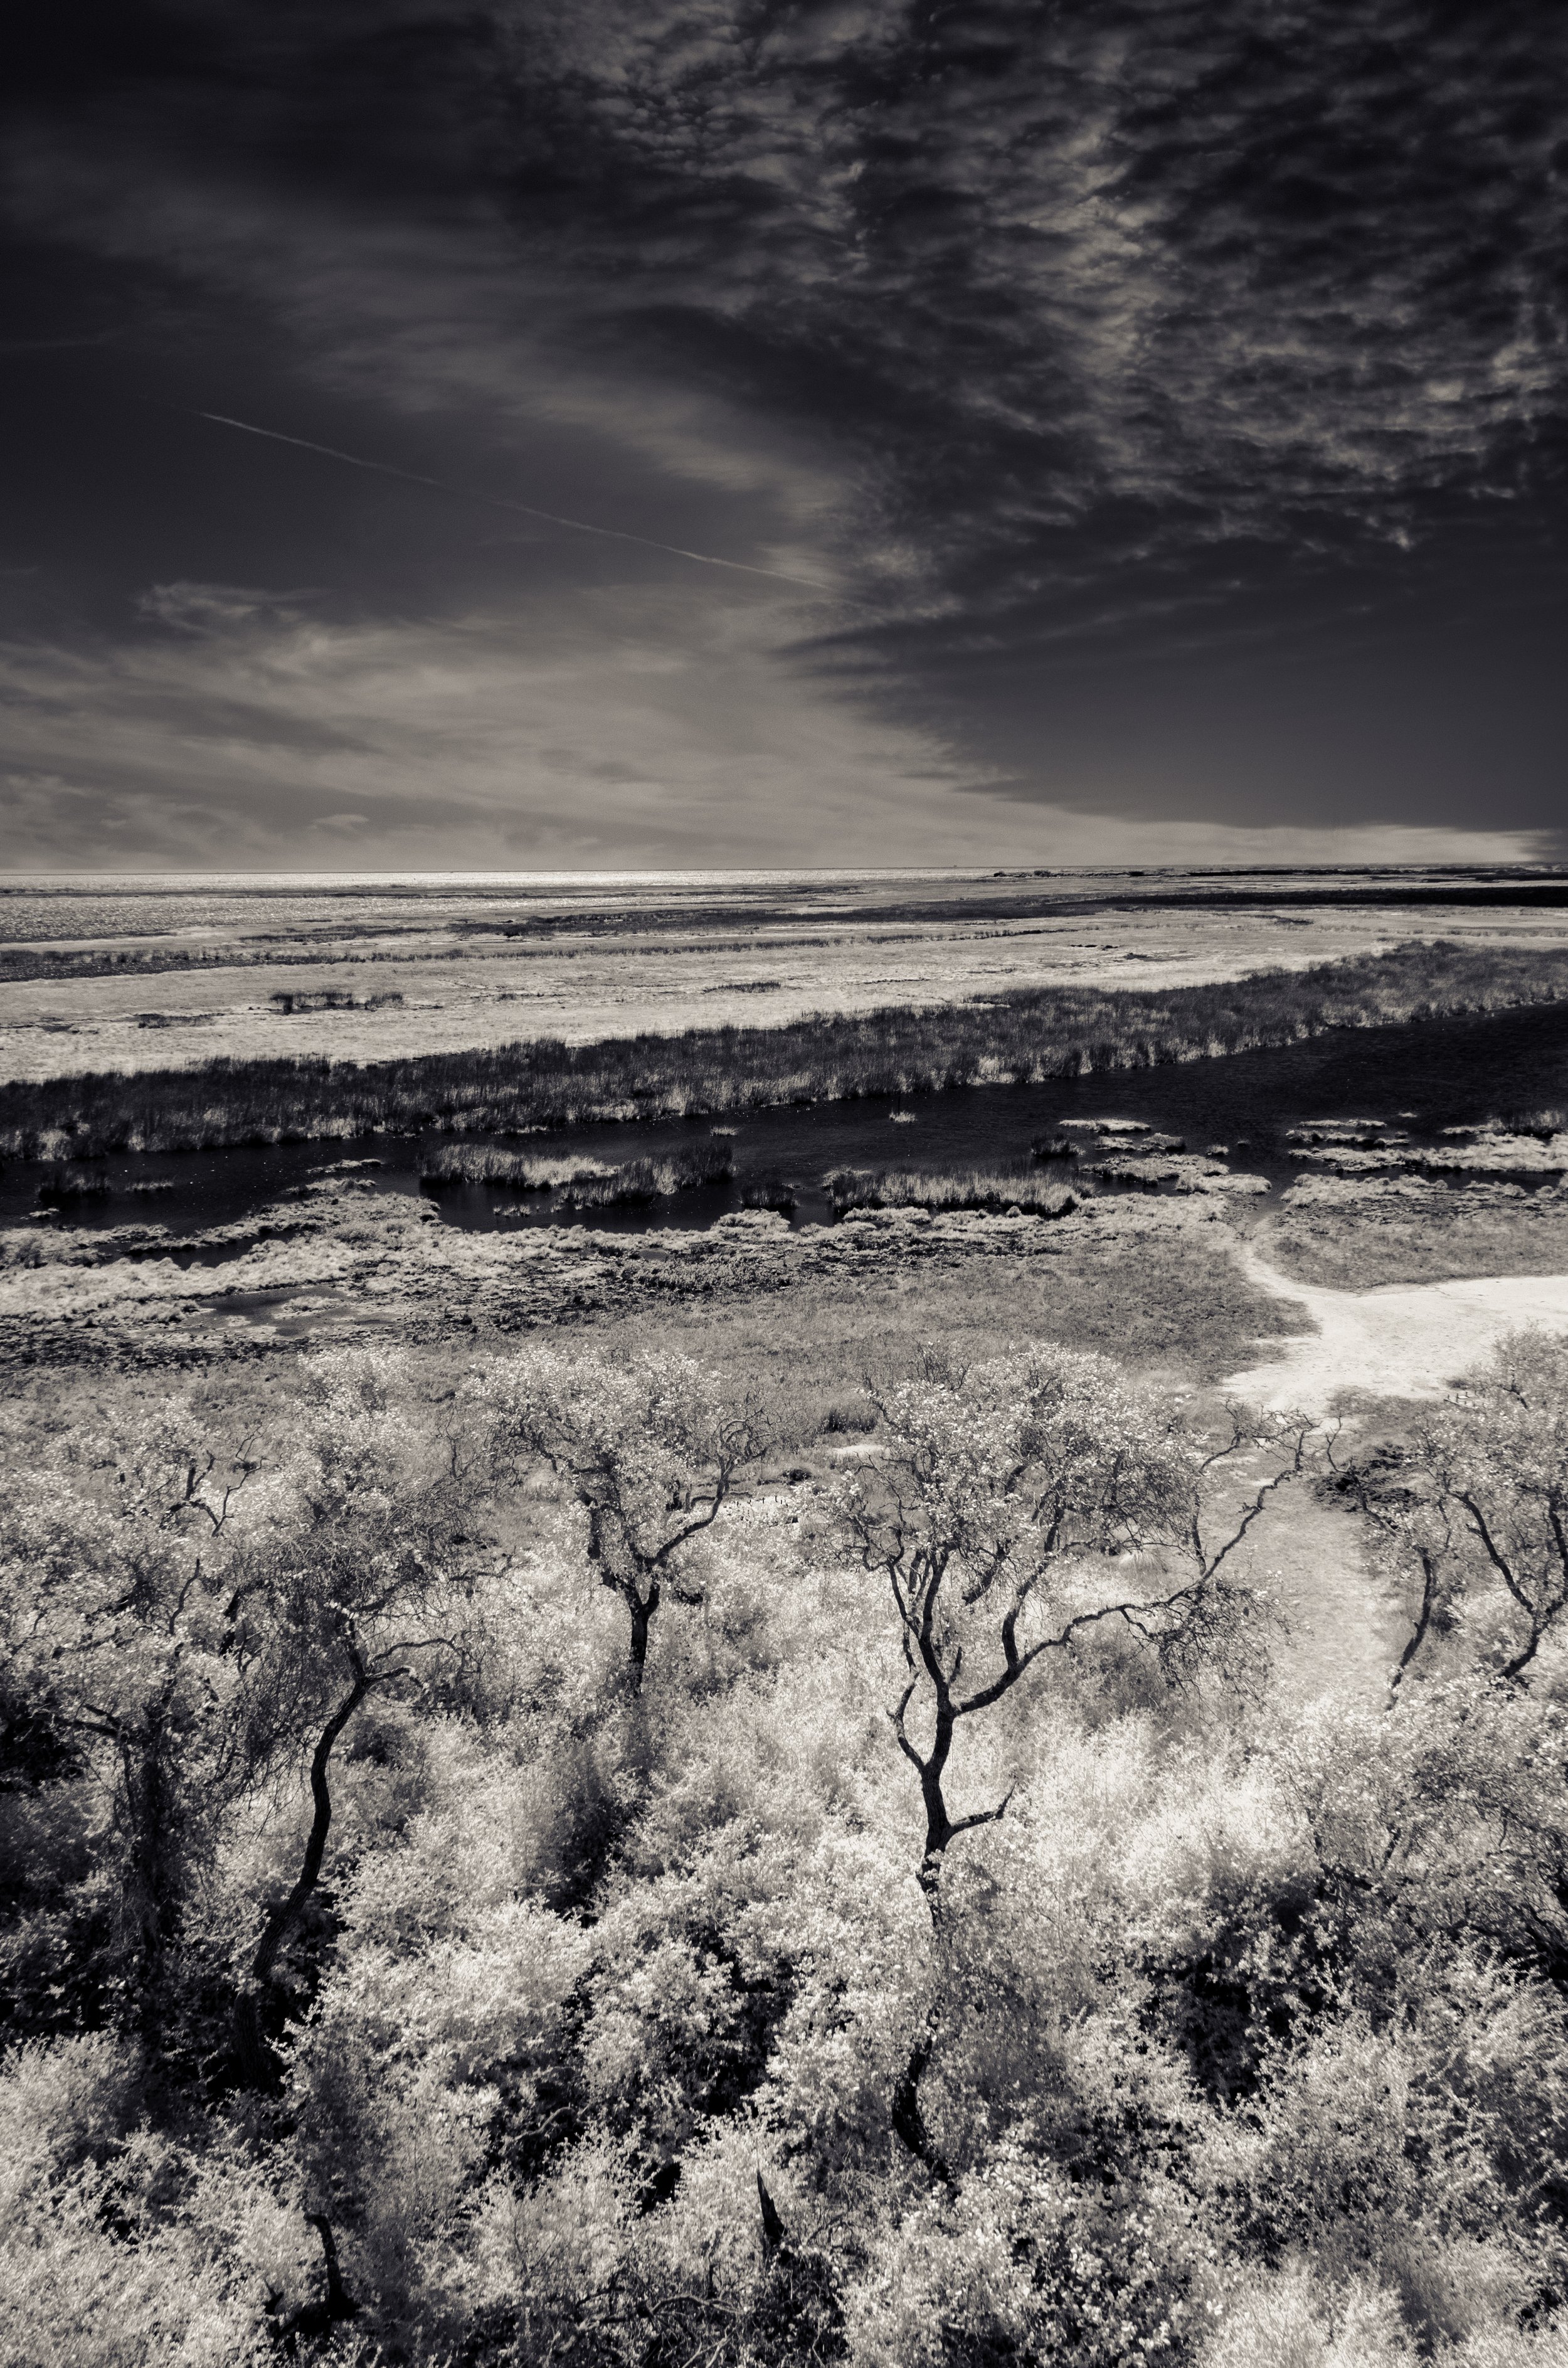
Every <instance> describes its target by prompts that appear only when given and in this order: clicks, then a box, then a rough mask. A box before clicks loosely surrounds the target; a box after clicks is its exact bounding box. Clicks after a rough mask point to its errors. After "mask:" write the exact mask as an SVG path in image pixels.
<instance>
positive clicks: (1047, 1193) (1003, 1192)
mask: <svg viewBox="0 0 1568 2368" xmlns="http://www.w3.org/2000/svg"><path fill="white" fill-rule="evenodd" d="M823 1181H824V1186H825V1188H826V1191H827V1197H828V1203H829V1205H830V1207H831V1208H832V1210H833V1212H834V1214H835V1216H840V1217H842V1216H844V1215H846V1213H847V1212H848V1211H849V1210H851V1209H930V1210H939V1209H990V1210H994V1211H1006V1210H1012V1209H1017V1211H1019V1212H1020V1213H1021V1214H1024V1215H1028V1216H1036V1217H1062V1216H1065V1215H1066V1213H1067V1212H1068V1210H1069V1209H1073V1208H1075V1207H1076V1206H1077V1201H1076V1198H1075V1196H1074V1194H1073V1193H1071V1192H1069V1191H1068V1190H1066V1189H1065V1187H1064V1186H1062V1185H1060V1184H1050V1183H1047V1182H1046V1181H1045V1180H1044V1179H1043V1178H1040V1177H1038V1176H997V1175H994V1174H992V1175H987V1174H985V1173H983V1172H982V1171H981V1170H980V1169H978V1168H971V1169H970V1170H969V1171H968V1172H967V1173H966V1174H961V1175H952V1176H917V1175H914V1174H911V1173H909V1172H906V1171H903V1170H900V1169H897V1168H887V1167H835V1168H834V1169H833V1170H832V1172H831V1174H829V1175H827V1176H825V1177H824V1179H823Z"/></svg>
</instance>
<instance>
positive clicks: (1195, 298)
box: [512, 0, 1568, 607]
mask: <svg viewBox="0 0 1568 2368" xmlns="http://www.w3.org/2000/svg"><path fill="white" fill-rule="evenodd" d="M512 23H513V28H514V31H513V43H512V56H513V59H514V62H515V63H514V69H513V71H514V74H515V76H516V87H517V106H518V116H519V133H518V139H519V145H520V147H521V149H522V151H523V153H524V157H525V162H524V164H523V166H522V168H521V170H520V173H519V178H518V183H517V219H518V221H519V222H520V223H522V224H525V225H526V224H527V222H528V219H529V216H530V212H534V211H539V210H542V211H544V213H545V214H546V215H547V217H548V230H547V233H546V235H547V237H548V239H549V241H550V243H551V248H552V250H553V251H554V252H555V253H557V254H558V255H559V254H560V253H561V252H562V250H563V251H564V253H565V255H566V256H569V257H570V259H571V261H572V263H573V265H574V267H575V268H579V269H581V270H583V271H584V272H585V273H586V274H587V275H589V276H591V277H593V278H596V279H598V280H599V282H600V283H601V284H602V285H604V286H606V287H608V288H617V287H619V289H621V290H625V291H626V294H625V302H626V304H627V308H628V312H629V313H635V314H640V315H641V316H642V323H643V324H644V325H645V326H646V327H647V328H648V329H649V330H650V331H652V332H653V333H655V334H660V333H662V334H663V336H665V339H666V340H667V341H668V342H669V343H670V344H675V343H676V342H678V341H680V340H682V339H684V340H686V341H687V344H688V348H689V349H690V350H691V351H692V352H693V355H694V358H695V359H696V361H697V363H698V366H699V368H700V367H704V366H705V367H707V368H709V369H711V370H716V371H723V372H727V373H733V375H734V376H736V377H738V378H741V379H743V380H744V381H746V382H747V383H748V384H749V385H750V386H751V387H752V389H753V390H754V391H755V392H756V393H757V394H759V395H761V396H763V397H764V398H766V397H767V394H768V393H770V392H771V393H773V394H774V396H775V398H776V399H778V400H781V401H784V402H790V401H793V402H797V403H801V404H807V405H816V404H820V405H824V406H832V407H834V408H835V410H837V412H838V414H839V416H841V417H842V418H843V419H844V420H845V421H846V424H847V425H848V426H849V427H851V428H857V427H858V429H859V430H860V431H861V432H862V434H863V435H864V436H865V438H866V440H867V442H868V444H869V445H873V446H874V447H875V449H876V452H877V455H878V457H879V458H880V459H881V461H882V463H883V469H882V472H881V477H880V482H879V485H878V491H879V492H880V494H881V496H882V503H883V509H882V515H883V518H884V519H886V520H887V521H889V522H891V523H892V524H894V525H895V526H896V527H898V528H902V529H903V530H904V531H906V532H907V533H909V534H910V535H911V536H912V537H913V538H914V540H915V544H916V547H917V549H918V550H919V552H920V553H921V555H922V557H923V558H924V559H926V561H927V562H928V563H929V564H932V566H933V568H934V572H935V576H936V580H937V582H938V583H940V584H942V585H943V586H945V587H946V588H947V589H949V592H956V591H958V590H959V589H960V587H962V589H963V592H964V597H965V605H966V606H968V605H971V604H972V603H973V602H974V601H975V600H976V599H979V600H980V601H981V603H982V605H983V606H987V607H989V606H994V605H995V604H997V603H998V602H1003V601H1006V599H1007V598H1011V597H1015V596H1016V594H1017V591H1018V589H1020V588H1027V587H1028V583H1029V571H1030V568H1031V564H1034V563H1035V562H1037V561H1039V560H1043V562H1044V564H1046V565H1047V566H1048V567H1049V566H1055V567H1059V568H1060V567H1064V566H1067V565H1068V564H1070V563H1069V559H1068V552H1070V551H1071V550H1072V549H1073V547H1074V546H1073V538H1074V529H1082V526H1083V523H1084V521H1085V519H1087V518H1097V519H1098V522H1099V524H1098V534H1097V536H1096V546H1095V548H1094V549H1092V550H1089V551H1086V552H1085V553H1084V557H1083V562H1082V564H1084V566H1085V568H1086V569H1087V570H1088V572H1089V573H1090V574H1091V575H1093V574H1094V573H1095V572H1096V562H1099V563H1102V564H1103V562H1104V561H1106V560H1110V561H1112V562H1116V561H1126V562H1132V561H1138V562H1142V563H1145V564H1146V563H1147V561H1148V560H1149V558H1150V557H1151V555H1154V554H1158V553H1159V552H1164V551H1166V550H1169V549H1171V548H1172V547H1181V546H1183V545H1186V544H1189V543H1191V542H1193V541H1199V540H1208V539H1220V540H1223V541H1234V542H1237V543H1242V542H1244V541H1247V540H1248V539H1253V538H1263V539H1266V540H1272V539H1274V538H1277V537H1288V538H1290V540H1292V541H1298V540H1302V539H1305V540H1306V541H1308V542H1309V543H1311V542H1312V541H1313V540H1314V539H1316V540H1317V541H1325V542H1329V543H1332V542H1334V541H1336V540H1337V539H1338V538H1340V537H1342V536H1344V535H1346V534H1349V535H1351V536H1354V537H1360V536H1363V535H1370V536H1374V537H1383V538H1388V539H1391V540H1392V541H1394V542H1395V543H1399V542H1402V541H1408V540H1409V539H1410V538H1411V537H1412V536H1413V535H1415V534H1416V533H1418V532H1419V531H1420V529H1421V527H1422V523H1423V516H1424V512H1423V504H1424V502H1425V501H1426V499H1427V498H1428V497H1430V496H1431V495H1434V494H1437V493H1440V492H1442V491H1444V490H1446V489H1449V488H1451V487H1454V486H1456V485H1462V486H1463V487H1464V488H1465V489H1466V490H1467V491H1470V492H1487V493H1491V494H1494V495H1500V496H1505V497H1506V496H1509V495H1514V494H1517V492H1518V491H1520V490H1521V488H1522V487H1523V486H1524V485H1525V484H1528V475H1529V468H1530V461H1531V458H1532V455H1533V453H1534V451H1535V450H1536V448H1537V446H1538V444H1539V440H1540V434H1541V431H1542V429H1543V428H1545V427H1549V426H1551V425H1555V423H1556V422H1557V421H1558V420H1559V418H1560V416H1561V412H1562V395H1563V386H1564V374H1565V364H1568V355H1565V350H1564V301H1563V300H1564V290H1565V282H1564V276H1563V275H1564V256H1565V255H1568V197H1565V190H1568V184H1565V181H1564V176H1563V174H1562V143H1563V140H1564V136H1565V133H1568V20H1564V19H1562V18H1561V17H1558V18H1557V19H1556V20H1555V22H1554V21H1553V20H1552V17H1551V12H1548V11H1543V10H1542V9H1540V7H1539V6H1526V7H1519V6H1513V7H1509V6H1501V7H1499V6H1486V7H1470V8H1465V9H1447V10H1445V9H1441V8H1434V7H1430V6H1409V5H1401V0H1368V4H1367V5H1363V6H1358V7H1357V8H1356V9H1354V10H1351V9H1338V10H1335V9H1328V8H1325V7H1324V6H1322V5H1321V0H1320V5H1314V6H1301V5H1296V6H1290V5H1283V6H1267V5H1265V6H1259V5H1258V4H1257V0H1230V5H1226V0H1197V5H1187V6H1182V5H1179V0H1137V5H1131V6H1129V5H1126V0H1123V5H1120V6H1117V5H1114V0H1113V5H1110V6H1104V5H1099V4H1098V0H1096V5H1094V6H1075V7H1074V6H1065V7H1056V8H1049V7H1041V6H1039V5H1038V0H1028V5H1021V6H1006V5H995V0H991V5H985V4H984V0H979V5H965V6H961V7H959V6H954V7H950V8H940V7H910V6H864V7H856V6H822V7H816V8H812V7H791V8H779V9H772V10H768V9H756V8H744V7H736V6H730V5H724V0H712V4H711V5H708V6H665V7H660V6H653V7H650V6H646V5H645V0H625V4H624V5H618V6H607V5H603V0H601V5H597V6H587V7H582V6H577V5H575V0H573V5H567V6H553V5H529V0H524V6H522V7H521V8H520V9H519V10H518V11H517V14H516V16H515V17H514V18H513V20H512ZM632 266H634V268H635V277H634V278H633V277H632V276H631V269H630V267H632ZM661 306H663V307H667V308H668V309H667V313H666V316H665V319H663V320H662V321H661V320H660V318H659V308H660V307H661ZM1062 539H1065V541H1062ZM982 552H983V553H984V554H985V558H986V562H987V564H986V567H985V569H984V571H983V575H984V583H983V588H982V587H981V586H978V585H971V584H970V583H969V582H968V581H967V580H966V575H965V564H966V562H967V563H970V564H971V565H972V563H973V562H974V560H975V559H976V557H977V556H978V555H979V554H980V553H982ZM999 558H1000V559H1001V560H1002V561H1003V563H1004V564H1003V567H1002V570H1001V573H1000V574H998V573H997V570H996V566H995V562H996V561H997V559H999ZM981 572H982V571H980V570H979V569H978V568H976V569H974V574H975V575H976V576H979V575H980V574H981Z"/></svg>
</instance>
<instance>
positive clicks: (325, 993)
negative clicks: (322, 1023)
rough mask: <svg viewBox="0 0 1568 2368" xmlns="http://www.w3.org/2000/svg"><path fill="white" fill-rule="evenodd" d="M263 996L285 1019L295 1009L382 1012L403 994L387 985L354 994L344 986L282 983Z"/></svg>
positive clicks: (398, 1001)
mask: <svg viewBox="0 0 1568 2368" xmlns="http://www.w3.org/2000/svg"><path fill="white" fill-rule="evenodd" d="M267 1001H268V1003H269V1004H270V1005H271V1006H272V1008H273V1009H274V1011H276V1012H278V1013H279V1014H281V1015H282V1017H284V1018H285V1019H287V1018H290V1017H291V1016H292V1014H293V1013H295V1012H296V1011H384V1010H386V1009H387V1008H388V1006H389V1005H394V1004H400V1003H401V1002H402V1001H403V996H402V995H401V993H400V992H399V990H398V989H397V988H396V987H387V988H385V989H383V991H382V992H381V994H379V995H356V994H355V993H354V991H353V989H352V988H351V987H346V986H282V987H278V989H277V991H276V992H275V993H274V994H272V995H269V996H267Z"/></svg>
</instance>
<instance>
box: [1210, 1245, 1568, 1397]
mask: <svg viewBox="0 0 1568 2368" xmlns="http://www.w3.org/2000/svg"><path fill="white" fill-rule="evenodd" d="M1240 1255H1241V1259H1242V1265H1243V1268H1244V1272H1245V1273H1246V1275H1247V1278H1248V1280H1249V1281H1252V1282H1255V1283H1256V1284H1257V1286H1258V1288H1259V1289H1260V1290H1263V1291H1267V1292H1269V1293H1271V1294H1272V1295H1273V1296H1274V1297H1275V1298H1278V1299H1289V1300H1292V1301H1294V1302H1295V1303H1296V1304H1297V1305H1298V1306H1301V1307H1304V1308H1305V1309H1306V1311H1307V1314H1308V1315H1309V1316H1310V1317H1311V1319H1312V1323H1313V1325H1314V1326H1315V1327H1316V1328H1315V1330H1313V1331H1311V1332H1303V1333H1301V1334H1300V1335H1298V1336H1297V1337H1296V1338H1292V1339H1290V1340H1288V1341H1286V1342H1285V1343H1283V1344H1282V1349H1281V1353H1280V1354H1278V1356H1276V1357H1274V1358H1271V1359H1270V1360H1269V1361H1268V1362H1267V1363H1266V1364H1259V1365H1251V1366H1248V1367H1247V1368H1246V1369H1245V1370H1244V1372H1236V1373H1231V1374H1229V1375H1228V1376H1227V1377H1226V1379H1225V1381H1224V1382H1223V1383H1221V1387H1222V1388H1223V1389H1225V1390H1228V1391H1230V1392H1233V1394H1234V1395H1236V1396H1237V1397H1240V1398H1245V1399H1247V1400H1249V1401H1250V1402H1251V1403H1252V1404H1254V1405H1258V1406H1283V1407H1294V1406H1299V1407H1301V1409H1302V1410H1303V1412H1305V1413H1308V1414H1324V1413H1326V1411H1327V1410H1328V1407H1329V1406H1330V1404H1331V1403H1332V1401H1333V1399H1334V1398H1335V1395H1336V1394H1337V1393H1338V1392H1339V1391H1341V1390H1365V1391H1367V1392H1369V1393H1370V1394H1371V1395H1375V1396H1378V1397H1400V1398H1435V1397H1440V1396H1441V1395H1442V1394H1443V1392H1444V1390H1445V1389H1446V1388H1447V1387H1448V1385H1449V1383H1450V1382H1451V1381H1452V1380H1453V1379H1454V1377H1455V1376H1456V1375H1457V1374H1459V1373H1462V1372H1468V1371H1469V1370H1470V1368H1471V1367H1472V1366H1474V1365H1476V1364H1478V1363H1479V1362H1480V1361H1481V1360H1482V1359H1483V1358H1484V1357H1485V1356H1486V1355H1487V1354H1488V1353H1489V1351H1490V1350H1491V1349H1493V1348H1494V1346H1495V1344H1496V1342H1497V1341H1498V1340H1500V1339H1501V1338H1503V1336H1504V1335H1505V1334H1506V1333H1508V1332H1516V1331H1517V1330H1518V1329H1519V1327H1520V1326H1523V1325H1527V1324H1535V1325H1540V1326H1543V1327H1544V1328H1546V1329H1548V1330H1550V1331H1553V1332H1568V1274H1504V1275H1482V1276H1478V1277H1476V1278H1474V1279H1473V1280H1471V1281H1463V1282H1427V1283H1419V1284H1410V1285H1406V1284H1398V1283H1394V1284H1389V1285H1385V1286H1384V1287H1382V1288H1381V1289H1379V1290H1376V1291H1328V1290H1324V1289H1323V1288H1322V1287H1320V1286H1319V1285H1317V1284H1315V1283H1309V1282H1294V1281H1291V1279H1290V1276H1289V1275H1284V1274H1281V1273H1280V1272H1279V1271H1278V1269H1277V1268H1275V1267H1271V1266H1269V1265H1268V1264H1267V1262H1266V1261H1265V1260H1264V1259H1263V1258H1260V1257H1259V1256H1258V1255H1257V1253H1256V1250H1255V1249H1253V1248H1252V1247H1251V1246H1250V1245H1247V1246H1244V1247H1243V1248H1242V1249H1241V1252H1240Z"/></svg>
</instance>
